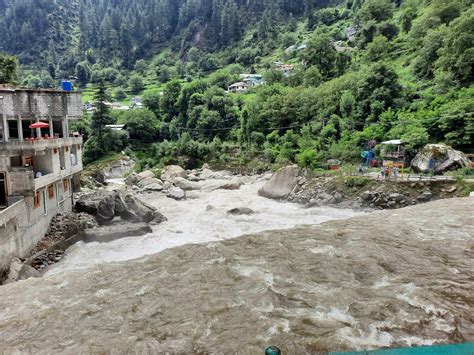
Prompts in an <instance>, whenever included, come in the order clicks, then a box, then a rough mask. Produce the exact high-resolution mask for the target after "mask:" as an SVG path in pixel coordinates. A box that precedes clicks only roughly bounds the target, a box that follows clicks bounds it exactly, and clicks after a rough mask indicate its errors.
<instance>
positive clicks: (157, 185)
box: [138, 178, 163, 191]
mask: <svg viewBox="0 0 474 355" xmlns="http://www.w3.org/2000/svg"><path fill="white" fill-rule="evenodd" d="M138 187H140V188H141V189H144V190H147V191H163V182H162V181H161V180H158V179H155V178H145V179H143V180H141V181H139V182H138Z"/></svg>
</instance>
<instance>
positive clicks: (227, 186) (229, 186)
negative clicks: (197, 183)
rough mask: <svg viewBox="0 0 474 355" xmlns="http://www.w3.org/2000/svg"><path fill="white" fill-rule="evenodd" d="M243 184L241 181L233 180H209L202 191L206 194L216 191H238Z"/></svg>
mask: <svg viewBox="0 0 474 355" xmlns="http://www.w3.org/2000/svg"><path fill="white" fill-rule="evenodd" d="M242 184H243V183H242V182H241V181H240V180H239V179H233V180H231V181H225V180H224V181H222V180H209V181H206V182H204V184H203V185H202V188H201V190H202V191H206V192H211V191H215V190H238V189H240V186H242Z"/></svg>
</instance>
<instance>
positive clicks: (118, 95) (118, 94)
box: [114, 88, 127, 101]
mask: <svg viewBox="0 0 474 355" xmlns="http://www.w3.org/2000/svg"><path fill="white" fill-rule="evenodd" d="M114 97H115V100H119V101H122V100H125V99H126V98H127V94H126V93H125V91H124V90H123V89H122V88H117V89H115V92H114Z"/></svg>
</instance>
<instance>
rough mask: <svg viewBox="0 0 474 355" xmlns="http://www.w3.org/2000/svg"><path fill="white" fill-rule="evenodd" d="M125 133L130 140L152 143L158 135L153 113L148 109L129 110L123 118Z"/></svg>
mask: <svg viewBox="0 0 474 355" xmlns="http://www.w3.org/2000/svg"><path fill="white" fill-rule="evenodd" d="M122 119H123V121H124V122H125V124H126V127H127V131H128V132H129V134H130V138H131V139H136V140H139V141H140V142H147V143H150V142H153V141H154V140H155V139H156V137H157V134H158V130H157V127H158V120H157V118H156V116H155V114H154V113H153V112H151V111H150V110H148V109H142V110H130V111H127V112H126V113H125V114H124V116H123V118H122Z"/></svg>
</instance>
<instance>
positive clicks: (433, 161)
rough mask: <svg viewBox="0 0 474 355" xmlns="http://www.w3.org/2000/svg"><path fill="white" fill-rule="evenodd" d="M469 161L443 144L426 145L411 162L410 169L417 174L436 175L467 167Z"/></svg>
mask: <svg viewBox="0 0 474 355" xmlns="http://www.w3.org/2000/svg"><path fill="white" fill-rule="evenodd" d="M470 164H471V161H470V160H469V158H468V157H467V156H466V155H465V154H464V153H462V152H460V151H457V150H454V149H453V148H452V147H450V146H447V145H445V144H428V145H426V146H425V147H424V148H423V149H422V150H421V151H420V152H419V153H418V154H417V155H416V156H415V158H414V159H413V160H412V162H411V167H412V168H413V170H414V171H415V172H417V173H428V172H430V169H431V168H434V171H435V172H436V173H443V172H445V171H450V170H456V169H459V168H465V167H469V166H470Z"/></svg>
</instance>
